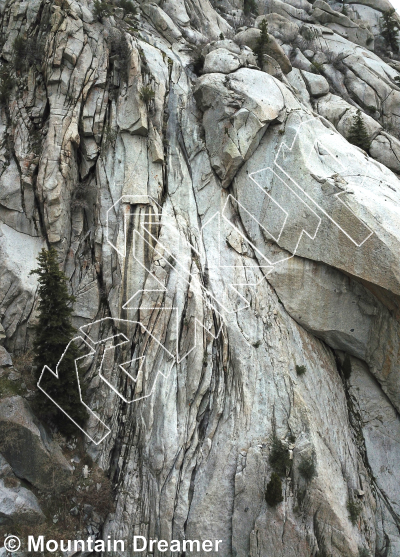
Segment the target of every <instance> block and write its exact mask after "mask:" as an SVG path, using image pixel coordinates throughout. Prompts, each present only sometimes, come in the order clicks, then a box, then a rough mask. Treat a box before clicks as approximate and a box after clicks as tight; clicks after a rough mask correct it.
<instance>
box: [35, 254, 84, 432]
mask: <svg viewBox="0 0 400 557" xmlns="http://www.w3.org/2000/svg"><path fill="white" fill-rule="evenodd" d="M30 274H33V275H37V276H38V283H39V298H40V301H39V307H38V310H39V315H38V321H37V324H36V326H35V340H34V343H33V351H34V361H33V363H34V365H35V366H36V374H37V379H39V377H40V375H41V373H42V370H43V367H44V366H45V365H47V366H48V367H49V368H50V369H51V370H52V371H53V372H55V371H56V368H57V364H58V362H59V361H60V359H61V356H62V355H63V353H64V351H65V349H66V347H67V345H68V343H69V342H70V341H71V340H72V339H73V338H74V336H75V333H76V330H75V328H74V327H73V326H72V323H71V317H72V312H73V307H72V305H73V303H74V302H75V297H74V296H71V295H70V294H69V292H68V288H67V277H66V276H65V274H64V273H63V272H62V271H61V270H60V267H59V264H58V260H57V251H56V250H55V249H54V248H50V249H49V250H46V249H42V251H41V252H40V254H39V256H38V267H37V269H34V270H33V271H31V273H30ZM81 355H82V354H81V353H80V351H79V349H78V348H77V346H76V345H75V343H72V344H71V345H70V348H69V349H68V351H67V352H66V354H65V356H64V357H63V359H62V363H61V365H60V366H59V368H58V373H59V379H58V381H57V380H54V378H52V377H50V374H49V373H48V374H45V375H44V376H43V378H42V381H41V386H42V387H43V389H44V390H45V391H46V392H47V393H48V394H49V395H50V396H51V397H52V398H53V399H54V400H55V401H57V404H59V405H60V406H61V408H63V410H64V411H65V412H66V413H67V414H68V415H69V416H70V417H71V418H73V419H74V420H75V421H76V422H77V423H78V424H79V425H82V424H83V423H84V421H85V419H86V417H87V412H86V409H85V407H84V406H83V404H82V403H81V400H80V397H79V390H78V385H77V381H76V370H75V359H76V358H79V357H80V356H81ZM78 371H80V370H78ZM80 383H81V392H82V394H84V389H83V388H82V381H81V382H80ZM35 402H36V408H37V410H38V411H39V412H40V414H41V418H42V419H43V418H44V421H47V422H49V423H50V424H54V425H56V426H57V427H58V429H59V430H60V431H61V432H62V433H64V434H66V435H70V434H73V433H75V434H76V426H75V425H74V424H73V423H72V422H71V421H70V420H68V419H66V417H65V415H64V414H63V413H62V412H61V411H60V410H59V409H58V408H57V406H56V405H55V404H54V403H53V402H52V401H51V400H50V399H49V398H48V397H47V396H46V395H45V394H44V393H42V392H41V391H39V392H38V395H37V398H36V401H35Z"/></svg>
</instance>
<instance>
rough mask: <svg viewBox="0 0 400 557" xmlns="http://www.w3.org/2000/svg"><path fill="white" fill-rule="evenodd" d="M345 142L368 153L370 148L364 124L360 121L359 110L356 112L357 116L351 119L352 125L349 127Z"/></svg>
mask: <svg viewBox="0 0 400 557" xmlns="http://www.w3.org/2000/svg"><path fill="white" fill-rule="evenodd" d="M347 140H348V141H349V142H350V143H352V144H353V145H356V146H357V147H360V148H361V149H364V151H368V150H369V148H370V146H371V142H370V140H369V137H368V132H367V128H366V126H365V124H364V120H363V119H362V116H361V111H360V110H357V114H355V115H354V117H353V123H352V125H351V128H350V131H349V135H348V137H347Z"/></svg>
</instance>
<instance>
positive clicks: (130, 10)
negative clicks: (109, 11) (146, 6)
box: [119, 0, 137, 15]
mask: <svg viewBox="0 0 400 557" xmlns="http://www.w3.org/2000/svg"><path fill="white" fill-rule="evenodd" d="M119 7H120V8H123V10H124V11H125V13H126V14H130V15H137V9H136V8H135V5H134V4H133V2H131V0H120V2H119Z"/></svg>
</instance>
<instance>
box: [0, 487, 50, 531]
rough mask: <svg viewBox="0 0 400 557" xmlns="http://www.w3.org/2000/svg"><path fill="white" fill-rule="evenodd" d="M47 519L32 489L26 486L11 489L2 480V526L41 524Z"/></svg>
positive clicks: (0, 517)
mask: <svg viewBox="0 0 400 557" xmlns="http://www.w3.org/2000/svg"><path fill="white" fill-rule="evenodd" d="M45 520H46V517H45V516H44V514H43V512H42V510H41V508H40V506H39V503H38V500H37V499H36V497H35V495H34V494H33V493H32V492H31V491H29V490H28V489H25V488H24V487H17V488H15V489H10V488H7V487H5V486H4V484H3V482H0V526H11V525H15V526H22V525H33V524H41V523H42V522H44V521H45Z"/></svg>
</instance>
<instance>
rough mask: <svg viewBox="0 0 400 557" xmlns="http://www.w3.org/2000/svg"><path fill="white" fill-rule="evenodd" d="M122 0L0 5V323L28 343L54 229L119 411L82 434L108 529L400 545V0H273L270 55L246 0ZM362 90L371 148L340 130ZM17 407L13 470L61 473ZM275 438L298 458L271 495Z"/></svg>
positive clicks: (319, 546)
mask: <svg viewBox="0 0 400 557" xmlns="http://www.w3.org/2000/svg"><path fill="white" fill-rule="evenodd" d="M117 4H118V2H116V7H115V9H114V11H113V12H112V15H109V16H106V15H104V14H103V17H102V18H101V19H99V17H97V16H96V15H95V14H94V3H93V2H91V1H89V0H81V1H80V2H76V1H74V0H55V1H51V0H31V1H30V2H22V1H20V0H14V1H13V2H11V1H9V0H3V1H1V2H0V9H1V39H2V61H1V64H2V69H3V70H4V72H3V82H2V83H3V86H4V82H5V81H4V80H5V77H4V76H6V75H9V76H11V78H12V81H11V83H10V82H8V84H9V87H8V89H9V90H8V91H6V92H5V97H6V100H5V102H4V103H3V105H2V109H1V128H0V133H1V143H0V146H1V154H0V161H1V165H2V166H1V176H0V190H1V193H0V219H1V225H0V238H1V243H0V258H1V270H0V293H1V300H2V303H1V324H2V327H3V329H4V333H3V332H2V337H4V338H3V340H2V342H3V343H4V345H5V347H6V348H7V350H8V351H9V352H11V353H13V354H14V355H16V354H18V353H21V352H23V351H26V350H27V349H28V348H29V347H30V345H31V343H32V330H31V328H32V326H33V325H34V324H35V319H36V308H37V295H36V286H37V285H36V283H35V278H34V277H32V276H30V275H29V272H30V270H31V269H32V268H34V267H35V259H36V256H37V254H38V252H39V250H40V249H41V248H42V247H43V246H49V245H53V246H55V247H56V248H57V250H58V253H59V257H60V264H61V265H62V266H63V268H64V270H65V272H66V273H67V275H68V277H69V279H70V288H71V292H72V293H73V294H74V295H75V296H76V299H77V302H76V305H75V314H74V322H75V325H76V326H77V327H82V331H81V336H84V335H86V337H85V339H86V340H87V341H88V342H89V341H90V342H91V343H92V345H93V346H94V347H95V348H94V352H95V354H94V355H93V354H92V355H91V356H90V357H89V358H88V359H87V362H86V363H87V367H86V369H87V370H88V371H87V373H86V376H85V381H86V382H87V385H88V391H87V400H86V401H85V402H86V403H87V404H88V405H89V407H90V408H91V409H92V410H93V412H95V413H96V415H97V417H98V418H100V419H101V420H102V421H103V422H104V424H105V426H106V428H109V429H110V430H111V433H110V434H109V435H108V436H107V437H106V439H105V440H104V441H103V442H102V443H100V444H99V445H94V444H93V443H91V442H89V441H88V443H87V450H88V452H89V453H90V454H91V456H92V457H93V458H94V459H96V461H97V462H98V463H99V464H100V465H101V466H102V467H103V468H104V469H105V470H107V471H108V472H109V474H110V477H111V479H112V481H113V482H114V486H115V494H116V510H115V513H113V514H111V515H109V517H108V519H107V520H106V522H105V523H104V524H103V525H102V530H101V531H100V532H99V533H98V534H97V535H99V536H103V537H104V538H105V539H106V538H107V536H108V535H110V536H112V537H115V538H116V539H122V538H124V539H127V540H128V542H130V541H131V540H132V536H133V535H135V534H136V535H143V536H146V537H151V538H159V539H166V540H170V539H180V540H182V539H185V538H186V539H200V540H201V539H218V540H223V543H222V544H221V548H220V552H219V555H221V557H231V556H236V557H248V556H250V557H258V556H265V555H268V556H273V557H309V556H310V555H317V554H318V555H320V556H321V555H332V556H333V557H341V556H344V555H346V556H352V557H357V556H358V555H359V551H361V550H366V551H367V552H368V554H369V555H376V556H385V557H399V556H400V511H399V506H400V489H399V477H398V459H399V454H398V453H399V443H400V422H399V414H398V412H399V411H400V402H399V401H400V369H399V368H400V345H399V317H400V303H399V301H400V182H399V179H398V176H397V174H395V173H396V172H399V171H400V164H399V160H400V143H399V138H398V136H397V135H396V134H397V133H398V129H399V124H400V88H399V86H398V83H397V82H396V80H395V78H396V77H399V74H398V69H399V67H400V66H399V63H398V62H396V60H392V59H391V58H390V57H389V56H388V57H386V56H384V55H383V54H382V56H378V54H376V53H374V51H373V48H374V39H377V35H378V33H377V32H376V27H377V21H378V23H379V17H380V14H382V11H383V10H385V9H386V7H387V6H388V5H389V4H388V2H386V0H381V1H380V2H375V1H372V0H371V1H370V2H369V1H362V0H359V1H358V2H355V3H353V2H352V3H351V4H352V7H351V9H350V8H349V11H348V15H343V14H340V13H339V12H338V10H335V9H334V8H335V5H333V4H332V6H330V5H328V4H327V3H326V2H323V1H322V0H318V1H317V2H315V3H314V4H313V5H312V4H310V3H309V2H307V0H290V1H289V2H282V1H280V0H260V1H259V2H258V5H259V13H260V14H261V15H264V14H266V17H267V19H268V23H269V31H270V34H271V41H270V43H269V50H268V56H269V59H268V60H269V61H268V60H267V62H268V64H267V63H265V65H264V68H263V69H264V70H265V71H261V69H259V68H257V66H256V63H257V60H256V58H255V57H254V55H253V54H252V52H251V50H250V48H249V47H253V48H254V47H256V45H257V39H258V38H259V36H260V31H259V30H258V28H257V26H258V25H259V23H260V20H257V24H256V22H255V19H254V18H252V17H251V16H249V17H248V18H247V20H244V19H243V2H241V1H240V0H238V1H232V0H231V1H226V2H219V1H215V2H212V3H209V2H208V0H190V1H187V0H186V1H184V0H179V1H178V0H174V1H170V0H166V1H164V2H159V3H151V2H140V5H139V4H138V13H137V15H130V14H127V13H126V12H125V11H124V10H123V9H122V8H120V7H117ZM377 14H378V15H377ZM377 18H378V19H377ZM246 21H247V26H248V27H249V28H248V29H245V28H240V25H241V24H243V22H245V23H246ZM16 37H23V38H24V39H25V41H26V43H27V44H28V48H27V50H26V52H25V54H24V57H23V58H22V59H19V58H18V53H17V52H16V48H15V43H14V41H15V39H16ZM13 45H14V46H13ZM203 62H204V72H202V69H201V68H202V64H203ZM275 64H277V66H276V65H275ZM292 67H293V69H292ZM271 74H272V75H271ZM357 110H361V112H362V115H363V116H362V117H363V119H364V122H365V124H366V128H367V131H368V135H369V139H370V141H371V147H370V151H369V154H367V153H366V152H364V151H362V150H361V149H359V148H357V147H354V146H353V145H351V144H350V143H348V141H347V139H346V138H348V137H349V131H350V128H351V123H352V121H353V116H354V114H355V113H356V111H357ZM3 329H0V330H1V331H3ZM116 335H120V336H119V337H118V339H119V341H118V343H119V344H120V346H119V347H118V348H116V347H115V346H114V345H115V344H118V343H117V340H115V338H116ZM121 335H125V336H124V337H122V336H121ZM113 337H114V340H106V339H112V338H113ZM88 339H89V340H88ZM100 341H102V342H100ZM96 343H97V344H96ZM104 350H105V357H104V360H103V363H102V371H103V374H104V377H105V379H106V380H107V383H106V382H105V381H104V380H102V379H101V377H100V375H99V368H100V363H101V358H102V354H103V351H104ZM143 356H145V360H144V361H143ZM126 362H128V364H127V363H126ZM120 364H124V366H125V367H123V368H122V367H120ZM7 365H9V363H8V364H7ZM127 366H130V367H127ZM299 370H300V372H301V371H304V370H305V372H304V373H303V374H299V373H298V372H299ZM127 371H128V373H130V375H127ZM161 373H162V375H161ZM132 378H134V379H135V380H134V381H133V379H132ZM119 395H120V396H119ZM0 419H1V421H2V423H1V430H0V431H1V435H0V437H1V440H2V447H1V452H3V453H4V456H5V458H6V459H7V461H8V462H9V464H10V465H11V467H12V468H13V470H14V472H15V474H16V475H17V476H18V477H20V478H25V479H27V480H28V481H29V482H31V483H32V484H34V485H36V486H40V489H45V483H46V481H45V478H44V477H43V476H42V474H41V466H42V463H43V465H44V464H46V466H50V468H46V467H45V468H43V470H47V472H46V475H47V476H49V474H50V475H51V473H50V472H49V470H50V471H51V470H53V469H52V468H51V465H52V464H51V463H54V461H55V460H56V461H57V463H58V464H60V463H61V467H60V466H57V470H58V472H57V473H58V474H60V478H59V480H57V483H58V484H59V485H62V482H63V481H64V480H65V481H67V476H68V465H67V463H66V462H65V461H64V460H63V457H62V455H61V454H60V453H59V452H58V449H56V448H55V446H53V445H51V441H50V440H49V439H48V438H47V437H46V435H47V434H46V433H45V432H44V429H43V428H42V425H41V424H40V423H39V422H38V421H37V420H36V418H34V417H33V415H32V414H31V411H30V409H29V407H27V405H26V404H25V403H24V402H23V401H22V399H20V398H18V397H14V398H9V399H5V400H3V401H2V402H1V403H0ZM3 422H4V426H3ZM97 426H99V421H98V419H97V418H96V417H95V416H94V415H93V416H92V417H91V419H90V420H89V424H88V426H87V431H88V432H90V434H91V435H92V436H93V437H95V436H96V435H100V433H99V432H98V430H97V429H96V428H97ZM103 432H104V430H103ZM7 436H8V437H7ZM273 436H276V437H278V438H279V439H281V440H282V442H283V444H284V446H285V447H287V451H288V453H289V452H290V457H291V460H290V462H291V465H290V466H288V467H287V470H286V474H283V478H282V481H283V497H284V501H283V502H282V503H279V504H278V505H277V506H276V507H270V506H268V505H267V503H266V501H265V490H266V486H267V484H268V482H269V479H270V477H271V473H272V468H271V464H270V462H269V455H270V452H271V442H272V438H273ZM13 438H15V439H16V440H17V442H18V451H19V452H18V454H17V453H16V451H15V450H13V445H12V443H11V441H10V439H13ZM29 459H31V461H32V462H35V463H37V465H36V464H35V467H32V468H30V467H29ZM304 459H306V460H308V461H310V460H312V461H313V462H314V464H315V469H316V474H315V475H314V476H313V477H312V478H308V479H305V478H304V477H303V475H302V474H301V473H300V471H299V470H300V464H301V463H302V462H303V461H304ZM54 470H55V468H54ZM54 470H53V471H54ZM51 477H53V476H52V475H51ZM1 496H2V497H5V498H8V499H7V500H8V501H10V503H9V505H11V506H12V505H13V504H14V505H16V504H17V503H16V501H15V500H14V499H15V496H17V495H16V494H14V495H12V496H11V494H9V493H8V492H7V493H4V494H2V495H1ZM18 496H21V492H19V495H18ZM13 498H14V499H13ZM13 501H14V502H13ZM349 502H353V504H355V505H356V507H357V509H359V513H358V516H357V517H356V519H355V520H353V522H352V521H351V520H350V518H349V512H348V508H347V507H348V503H349ZM7 504H8V503H7ZM30 504H31V507H32V513H33V514H32V517H33V518H32V520H33V521H34V520H39V519H40V516H39V514H40V512H39V511H40V509H39V511H38V510H37V509H36V511H35V512H36V514H35V512H34V501H31V502H30ZM15 512H16V511H15ZM10 513H11V511H10ZM3 514H5V515H7V513H4V512H3ZM35 517H36V518H35ZM130 554H132V555H133V553H130ZM364 554H365V555H366V553H365V552H364V553H362V555H364ZM108 555H111V553H108Z"/></svg>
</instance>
